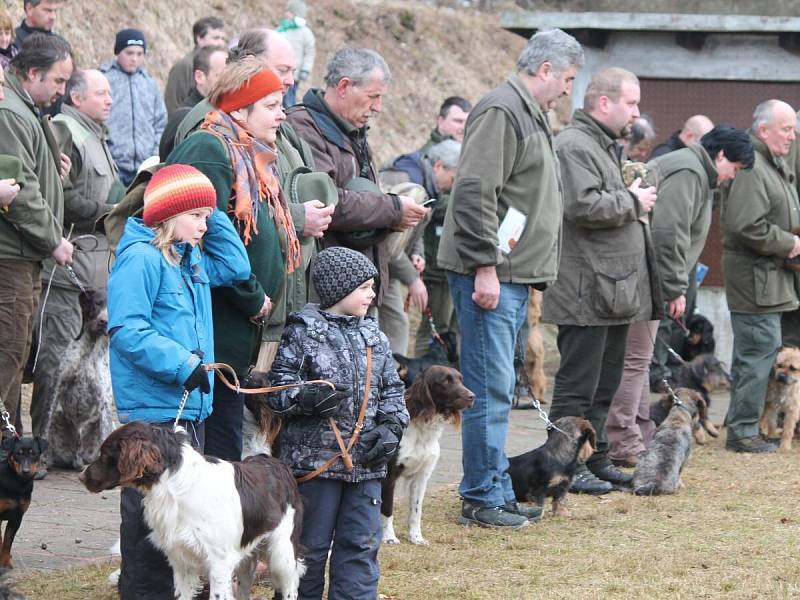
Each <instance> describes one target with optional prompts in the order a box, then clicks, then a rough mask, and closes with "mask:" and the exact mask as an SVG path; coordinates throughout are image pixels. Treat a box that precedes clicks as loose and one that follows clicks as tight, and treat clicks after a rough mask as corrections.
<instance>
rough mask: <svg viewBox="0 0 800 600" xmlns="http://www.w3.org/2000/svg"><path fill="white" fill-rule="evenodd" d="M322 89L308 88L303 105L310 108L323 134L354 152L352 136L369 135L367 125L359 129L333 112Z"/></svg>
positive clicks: (341, 146)
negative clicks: (351, 142)
mask: <svg viewBox="0 0 800 600" xmlns="http://www.w3.org/2000/svg"><path fill="white" fill-rule="evenodd" d="M322 93H323V92H322V90H320V89H317V88H314V89H310V90H308V92H306V95H305V96H303V106H305V108H306V109H307V110H308V112H309V114H310V115H311V118H312V119H314V123H316V125H317V127H318V128H319V130H320V131H321V132H322V135H323V136H325V138H326V139H327V140H328V141H329V142H331V143H332V144H335V145H336V146H339V148H341V149H342V150H345V151H347V152H352V146H351V144H350V138H353V139H358V138H364V137H366V135H367V127H362V128H361V129H358V128H356V127H354V126H353V125H351V124H350V123H348V122H346V121H345V120H344V119H342V118H341V117H339V115H337V114H336V113H334V112H333V110H332V109H331V107H330V106H328V103H327V102H325V100H324V99H323V97H322Z"/></svg>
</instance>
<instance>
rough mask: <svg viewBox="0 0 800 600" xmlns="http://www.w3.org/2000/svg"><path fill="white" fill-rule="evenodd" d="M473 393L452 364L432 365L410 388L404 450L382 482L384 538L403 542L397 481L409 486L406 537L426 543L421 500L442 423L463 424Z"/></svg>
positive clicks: (436, 457) (386, 541)
mask: <svg viewBox="0 0 800 600" xmlns="http://www.w3.org/2000/svg"><path fill="white" fill-rule="evenodd" d="M474 400H475V394H473V393H472V392H470V391H469V390H468V389H467V388H466V387H464V380H463V379H462V377H461V373H459V372H458V371H456V370H455V369H453V368H450V367H444V366H440V365H434V366H430V367H428V368H427V369H425V370H424V371H422V373H420V374H419V376H418V377H417V378H416V379H415V380H414V383H413V384H411V387H410V388H408V390H406V408H408V414H409V415H410V416H411V422H410V423H409V425H408V428H407V429H406V431H405V433H404V434H403V438H402V440H401V441H400V450H399V452H398V453H397V454H396V455H395V456H394V458H392V460H391V461H390V462H389V473H388V474H387V476H386V478H385V479H384V480H383V481H382V484H381V496H382V503H381V522H382V528H383V535H382V537H383V543H384V544H399V543H400V540H398V539H397V535H395V532H394V519H393V516H392V512H393V510H394V492H395V486H396V485H397V484H398V483H399V484H400V485H401V486H404V487H407V488H408V541H409V542H411V543H412V544H427V543H428V542H427V540H425V538H424V537H422V500H423V499H424V497H425V490H426V488H427V486H428V479H430V477H431V474H432V473H433V469H434V468H435V467H436V463H437V462H438V461H439V451H440V448H439V439H440V438H441V437H442V432H443V431H444V426H445V425H446V424H447V423H448V422H450V423H453V425H455V426H456V427H458V426H459V425H460V424H461V412H462V411H463V410H464V409H465V408H469V407H470V406H472V403H473V401H474Z"/></svg>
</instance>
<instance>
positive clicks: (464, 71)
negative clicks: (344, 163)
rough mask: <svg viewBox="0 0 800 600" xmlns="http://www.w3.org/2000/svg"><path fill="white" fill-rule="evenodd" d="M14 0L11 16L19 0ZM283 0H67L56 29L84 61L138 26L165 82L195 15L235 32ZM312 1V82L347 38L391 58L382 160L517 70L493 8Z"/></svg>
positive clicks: (263, 18) (377, 132)
mask: <svg viewBox="0 0 800 600" xmlns="http://www.w3.org/2000/svg"><path fill="white" fill-rule="evenodd" d="M13 4H14V6H12V7H11V9H12V10H15V11H16V12H15V13H14V17H15V21H16V20H17V19H19V18H21V4H22V2H21V0H13ZM17 4H19V6H17ZM284 5H285V3H284V1H283V0H275V1H274V2H264V1H263V0H261V1H259V0H226V1H224V2H223V1H222V0H210V1H206V2H192V1H190V0H169V1H167V2H164V1H163V0H138V1H134V2H122V1H121V0H103V1H101V2H97V0H69V1H67V2H65V4H64V8H63V9H62V13H61V15H60V17H59V22H58V25H57V28H56V29H57V31H58V32H60V33H61V34H63V35H64V36H65V37H66V38H67V39H68V40H69V41H70V42H71V43H72V44H73V46H74V48H75V52H76V54H77V57H78V61H79V63H80V65H81V66H84V67H91V66H97V65H99V64H101V63H103V62H106V61H108V60H110V59H111V58H112V49H113V45H114V34H115V32H116V31H117V30H119V29H122V28H124V27H138V28H141V29H143V30H144V31H145V34H146V36H147V42H148V68H149V69H150V71H151V72H152V73H153V74H154V75H155V76H156V77H157V78H158V79H159V80H160V81H161V82H162V83H163V82H164V81H165V80H166V76H167V73H168V71H169V68H170V66H171V65H172V63H173V62H174V61H176V60H177V59H178V58H180V57H181V56H183V54H184V53H186V52H187V51H188V50H189V48H190V47H191V43H192V40H191V27H192V23H193V22H194V21H195V20H196V19H197V18H199V17H202V16H206V15H211V14H213V15H217V16H219V17H221V18H222V19H224V20H225V22H226V24H227V25H228V27H227V29H228V33H229V36H231V37H233V36H234V35H235V34H236V32H239V31H242V30H244V29H246V28H249V27H258V26H265V27H273V26H275V25H276V24H277V23H278V21H279V20H280V18H281V16H282V11H283V7H284ZM308 5H309V9H310V10H309V24H310V26H311V28H312V29H313V31H314V32H315V34H316V37H317V59H316V65H315V68H314V73H313V82H314V84H315V85H318V84H319V83H320V82H321V81H322V76H323V70H324V68H325V63H326V61H327V57H328V56H329V55H330V53H331V52H332V51H334V50H336V49H338V48H341V47H343V46H346V45H352V46H363V47H369V48H374V49H375V50H377V51H378V52H380V53H381V54H382V55H383V57H384V58H385V59H386V61H387V62H388V63H389V67H390V69H391V70H392V77H393V82H392V85H391V87H390V91H389V96H388V98H387V100H386V103H385V108H384V113H383V115H382V116H380V117H379V118H378V119H377V120H376V121H375V124H374V125H373V129H372V132H371V134H370V137H371V139H372V143H373V146H374V148H375V152H376V158H377V159H378V161H379V162H383V161H385V160H387V159H388V158H390V157H392V156H394V155H396V154H398V153H401V152H407V151H410V150H413V149H415V148H417V147H418V146H419V145H420V143H421V142H422V141H423V140H424V139H425V137H426V136H427V133H428V131H429V130H430V127H431V124H432V122H433V117H434V115H435V113H436V110H437V108H438V106H439V104H440V103H441V101H442V100H443V99H444V98H445V97H446V96H449V95H453V94H458V95H462V96H465V97H467V98H469V99H470V100H471V101H473V102H476V101H477V100H478V99H479V98H480V96H481V95H482V94H484V93H485V92H486V91H488V90H489V89H491V88H492V87H494V86H495V85H496V84H497V83H499V82H500V81H502V80H503V78H505V76H506V75H507V74H508V73H509V72H511V71H512V70H513V68H514V63H515V61H516V58H517V56H518V55H519V52H520V51H521V49H522V47H523V46H524V40H523V39H522V38H520V37H518V36H516V35H514V34H511V33H509V32H506V31H504V30H502V29H500V27H499V17H498V16H496V15H487V14H480V13H471V12H465V11H456V10H454V9H450V8H436V7H433V6H430V5H427V4H424V3H420V2H416V1H377V0H359V1H355V0H308Z"/></svg>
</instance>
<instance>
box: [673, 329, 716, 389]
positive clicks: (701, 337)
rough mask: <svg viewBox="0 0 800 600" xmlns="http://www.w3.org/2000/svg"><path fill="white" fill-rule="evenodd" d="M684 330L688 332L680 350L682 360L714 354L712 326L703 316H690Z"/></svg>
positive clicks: (714, 345) (714, 343)
mask: <svg viewBox="0 0 800 600" xmlns="http://www.w3.org/2000/svg"><path fill="white" fill-rule="evenodd" d="M686 328H687V329H688V330H689V331H688V333H687V338H686V340H685V341H684V343H683V347H682V348H681V357H682V358H683V360H687V361H689V360H692V359H693V358H694V357H695V356H697V355H699V354H714V350H716V347H717V343H716V341H715V340H714V325H713V324H712V323H711V321H709V320H708V319H707V318H705V317H704V316H703V315H692V316H691V317H689V320H688V321H686ZM706 400H707V399H706Z"/></svg>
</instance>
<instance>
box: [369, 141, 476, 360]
mask: <svg viewBox="0 0 800 600" xmlns="http://www.w3.org/2000/svg"><path fill="white" fill-rule="evenodd" d="M460 153H461V142H457V141H455V140H451V139H449V140H445V141H443V142H439V143H438V144H434V145H433V146H431V147H430V148H429V149H428V150H427V154H426V155H424V154H422V151H421V150H418V151H417V152H412V153H411V154H403V155H401V156H398V157H397V158H396V159H395V160H394V162H393V163H392V166H391V168H389V169H384V170H382V171H381V175H380V177H381V187H382V188H383V189H386V190H387V191H389V192H390V193H397V194H404V193H409V194H411V193H414V192H413V190H418V191H419V192H420V193H422V194H423V195H424V199H425V200H429V201H430V204H429V205H431V204H432V207H431V211H432V212H431V220H430V222H429V221H428V220H427V219H424V220H423V221H422V222H420V224H419V225H417V227H415V228H414V229H413V233H412V234H411V235H410V236H409V239H408V241H407V243H406V245H405V248H404V249H403V251H401V252H400V253H399V254H397V255H396V256H394V257H392V259H391V261H390V262H389V275H390V277H391V279H390V280H389V289H388V290H387V292H386V297H385V298H384V301H383V304H382V305H381V308H380V311H379V313H378V314H379V319H380V323H381V330H382V331H383V332H384V333H385V334H386V336H387V337H388V338H389V343H390V344H391V346H392V351H393V352H394V353H396V354H402V355H403V356H407V355H408V350H409V348H408V334H409V329H408V325H409V323H408V316H407V314H406V311H405V300H406V292H408V295H409V298H410V301H411V304H412V305H414V306H415V307H416V308H418V309H419V310H420V311H425V309H426V308H428V307H430V308H431V311H432V315H433V319H434V322H435V323H444V324H445V326H446V325H447V323H449V322H450V319H451V317H452V316H453V303H452V301H451V299H450V291H449V288H448V287H447V280H445V281H444V286H442V285H439V284H438V282H437V283H434V284H433V285H429V283H428V280H427V279H426V278H425V276H426V275H427V273H428V270H429V268H431V263H429V262H428V257H429V256H430V250H431V249H433V252H434V255H433V258H432V262H433V266H434V267H435V265H436V262H435V261H436V256H435V250H436V249H438V240H436V244H435V246H434V247H433V248H429V239H430V236H429V235H428V232H429V231H430V230H431V229H432V228H433V227H435V226H434V225H433V223H434V221H433V218H434V217H435V216H436V215H437V213H439V214H440V216H439V219H438V221H439V227H440V228H441V223H442V219H443V218H444V207H446V206H447V198H448V196H449V195H450V190H451V189H452V187H453V181H454V179H455V175H456V170H457V168H458V157H459V155H460ZM422 322H424V323H425V324H426V325H428V319H427V318H423V319H421V323H422ZM446 330H448V329H447V327H442V328H441V330H440V333H444V332H445V331H446ZM420 331H421V329H420ZM430 334H431V332H430V326H428V328H427V329H426V330H425V331H424V332H422V333H421V334H420V332H419V331H418V333H417V335H418V336H420V335H421V337H422V338H423V339H422V340H420V339H419V338H418V339H417V342H418V344H417V346H419V345H420V344H421V345H422V346H423V350H422V352H421V353H419V354H422V353H423V352H424V351H425V348H426V347H427V342H428V340H429V338H430ZM419 354H416V355H417V356H419Z"/></svg>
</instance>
